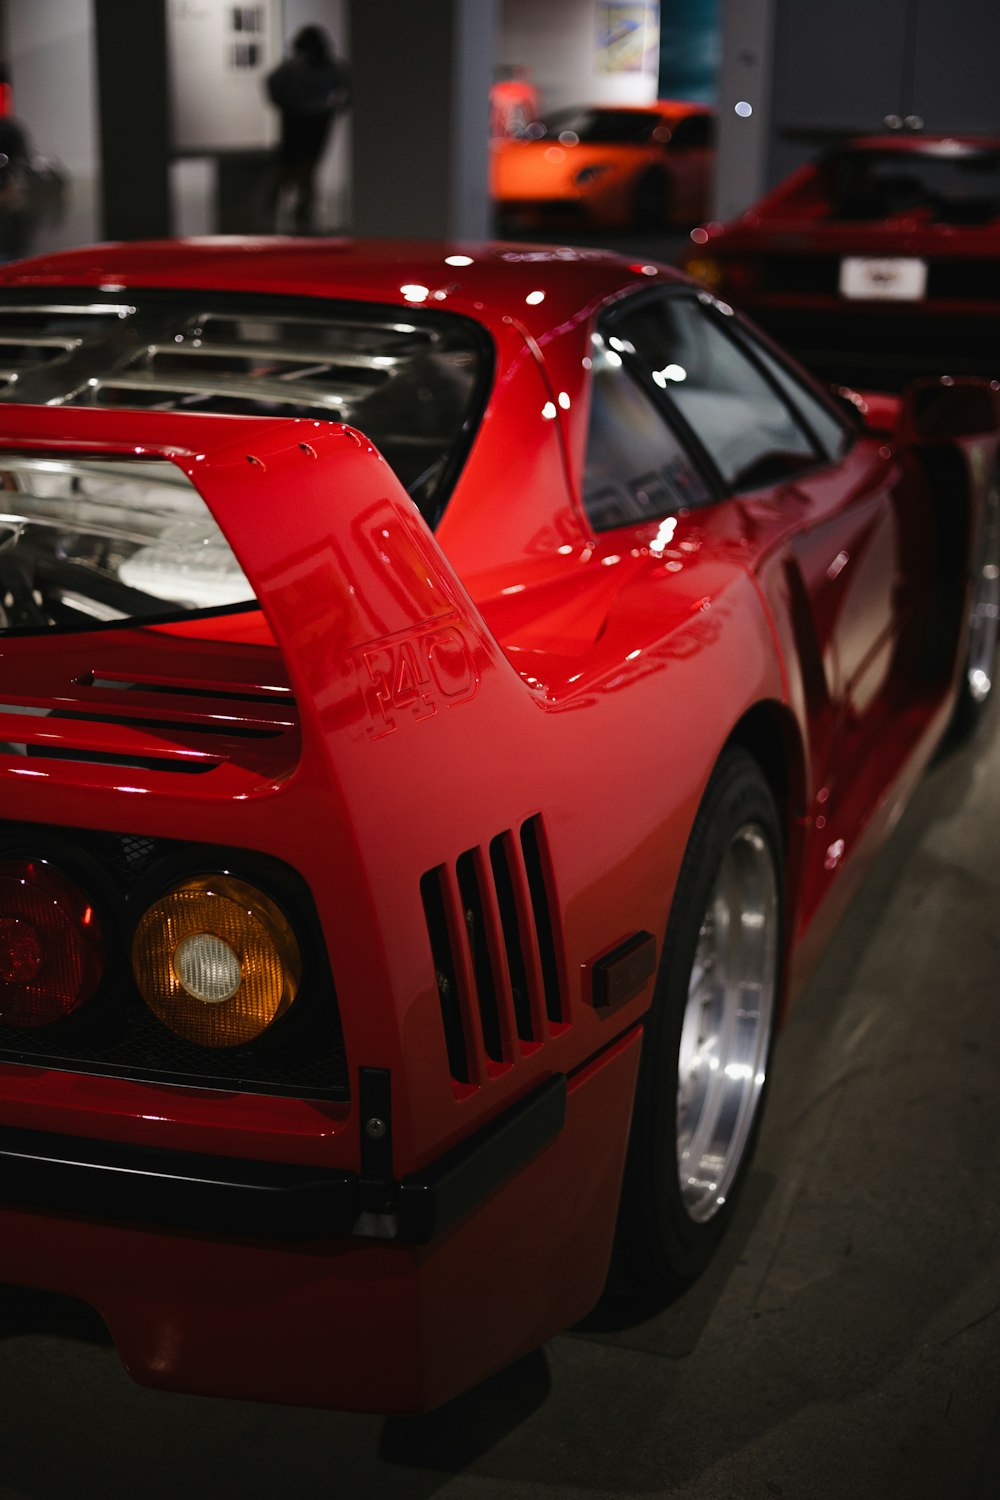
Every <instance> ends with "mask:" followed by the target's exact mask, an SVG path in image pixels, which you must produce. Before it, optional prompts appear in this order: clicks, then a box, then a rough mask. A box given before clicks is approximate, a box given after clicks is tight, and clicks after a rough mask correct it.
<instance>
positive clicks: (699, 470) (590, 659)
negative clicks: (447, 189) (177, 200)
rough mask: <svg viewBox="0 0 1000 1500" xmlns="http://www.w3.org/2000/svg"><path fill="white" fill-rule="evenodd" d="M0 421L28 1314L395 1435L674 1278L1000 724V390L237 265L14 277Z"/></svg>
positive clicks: (725, 322)
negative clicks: (903, 379)
mask: <svg viewBox="0 0 1000 1500" xmlns="http://www.w3.org/2000/svg"><path fill="white" fill-rule="evenodd" d="M0 395H2V398H3V401H2V404H0V484H2V490H3V495H2V505H0V629H2V634H0V684H2V686H0V1205H2V1206H0V1280H2V1281H3V1282H5V1283H8V1284H13V1285H19V1286H25V1287H32V1288H42V1289H48V1290H51V1291H54V1292H58V1293H62V1294H67V1295H71V1296H74V1297H77V1298H82V1299H84V1300H85V1301H86V1302H87V1303H88V1304H90V1305H91V1306H92V1307H94V1308H96V1309H97V1310H98V1311H99V1313H100V1314H101V1316H102V1317H103V1318H104V1319H105V1321H106V1323H107V1325H108V1327H109V1329H110V1331H111V1333H112V1335H113V1337H114V1341H115V1343H116V1345H117V1347H118V1349H119V1351H120V1354H121V1357H122V1359H123V1361H124V1363H125V1365H126V1367H127V1368H128V1370H129V1371H130V1373H131V1374H132V1375H133V1376H134V1377H135V1378H136V1379H137V1380H140V1381H142V1382H143V1383H145V1384H148V1385H154V1386H160V1387H164V1388H169V1389H174V1390H184V1391H195V1392H204V1393H216V1394H222V1395H228V1396H239V1397H254V1398H258V1399H263V1400H274V1401H283V1402H300V1403H307V1404H316V1405H327V1406H334V1407H342V1408H347V1409H360V1410H375V1411H383V1412H393V1411H397V1412H399V1411H416V1410H421V1409H426V1408H428V1407H431V1406H433V1405H435V1404H436V1403H440V1402H442V1401H445V1400H446V1399H448V1398H449V1397H451V1396H452V1395H454V1394H455V1393H457V1392H458V1391H460V1390H462V1389H463V1388H465V1387H467V1386H469V1385H470V1384H472V1383H474V1382H475V1381H477V1380H479V1379H480V1378H481V1377H483V1376H485V1375H486V1374H488V1373H489V1372H491V1371H493V1370H495V1369H497V1368H498V1367H500V1366H502V1365H503V1364H504V1363H506V1362H507V1361H510V1360H512V1359H513V1358H515V1357H516V1356H518V1355H519V1354H521V1353H523V1352H525V1351H528V1350H530V1349H532V1348H534V1347H536V1346H537V1345H539V1344H540V1343H541V1342H543V1341H544V1340H546V1339H547V1338H549V1337H550V1336H551V1335H553V1334H554V1333H556V1332H557V1331H559V1330H560V1329H563V1328H565V1327H567V1326H568V1325H569V1324H571V1323H573V1322H574V1321H575V1320H577V1319H579V1318H580V1317H581V1316H582V1315H583V1314H585V1313H586V1312H587V1311H588V1309H589V1308H590V1307H591V1306H592V1305H593V1304H594V1302H595V1300H596V1299H597V1298H598V1297H599V1295H600V1294H601V1291H602V1288H603V1287H604V1286H605V1284H606V1282H607V1280H608V1277H609V1270H610V1271H611V1272H612V1273H613V1277H614V1283H615V1285H616V1286H617V1287H619V1288H624V1289H626V1290H628V1291H631V1292H632V1293H635V1294H640V1295H642V1296H644V1297H661V1298H662V1297H664V1296H665V1295H667V1294H669V1293H671V1292H673V1291H674V1290H676V1289H677V1288H678V1287H682V1286H683V1285H684V1284H686V1283H687V1282H689V1281H691V1280H692V1279H693V1278H694V1277H696V1276H697V1274H698V1273H699V1271H700V1270H701V1269H702V1268H703V1267H704V1266H705V1265H706V1263H707V1262H708V1260H709V1258H710V1257H711V1255H712V1253H713V1251H714V1249H715V1247H716V1245H717V1244H718V1242H719V1239H720V1236H721V1235H722V1234H723V1233H724V1231H725V1229H726V1226H727V1225H728V1223H729V1222H730V1220H731V1218H732V1216H733V1213H734V1211H735V1210H736V1206H737V1203H738V1199H739V1192H740V1187H741V1184H742V1182H743V1181H744V1179H745V1178H746V1175H747V1169H748V1163H749V1161H750V1158H751V1152H752V1149H753V1144H754V1138H755V1134H756V1132H757V1128H758V1126H759V1123H760V1119H761V1113H762V1109H763V1105H764V1100H765V1096H766V1092H767V1080H768V1073H769V1069H770V1059H771V1053H772V1045H773V1042H774V1037H775V1032H776V1029H777V1027H778V1024H779V1022H780V1021H781V1019H782V1017H783V1015H784V1014H785V1013H786V1010H787V1007H788V1005H789V1004H790V1003H791V1000H792V997H793V996H794V995H795V993H796V992H797V989H798V987H799V986H800V984H801V981H802V978H803V976H804V974H805V973H806V972H807V970H808V966H809V963H810V962H811V960H812V957H813V956H814V955H815V953H816V952H817V950H818V948H819V946H820V945H821V944H822V942H823V939H824V936H825V934H826V933H828V931H829V930H830V927H831V925H832V923H833V922H834V920H835V919H836V917H837V915H838V913H839V912H840V911H841V910H842V909H843V907H844V904H845V902H846V901H847V899H848V897H849V896H850V894H851V892H852V891H853V890H854V889H855V888H856V886H857V884H858V881H859V879H860V877H861V875H862V873H863V872H864V870H865V868H866V865H867V863H868V862H869V860H870V859H871V856H872V854H873V852H874V851H875V849H876V848H877V847H878V845H879V843H880V841H881V840H882V839H884V837H885V836H886V834H887V832H888V830H889V829H890V828H891V826H892V824H893V822H894V820H895V819H896V817H897V815H898V813H899V811H900V809H901V808H902V805H903V803H904V801H905V799H906V797H907V794H908V793H909V791H910V790H911V788H912V787H913V785H914V783H915V781H916V780H917V778H918V777H919V775H920V773H921V770H922V768H923V767H924V766H925V765H926V763H927V761H928V759H929V757H930V756H931V755H932V754H933V752H934V749H935V747H936V746H937V745H938V743H939V742H940V740H941V739H942V736H943V735H944V734H945V733H946V731H948V730H949V727H951V726H954V725H956V724H957V725H959V726H964V727H968V726H969V725H970V724H971V723H972V722H973V721H974V720H975V719H976V717H977V716H978V714H979V712H980V710H981V708H982V705H983V703H984V702H985V701H986V699H987V697H988V695H989V692H990V689H991V685H992V671H993V656H994V648H995V645H996V637H997V619H998V591H1000V525H998V509H1000V498H998V490H997V460H998V437H1000V409H998V398H997V393H996V391H995V390H994V389H993V388H992V387H991V386H989V385H988V384H981V383H977V382H975V381H967V382H951V383H947V382H941V381H936V380H926V381H923V382H920V383H917V384H915V385H914V386H912V387H911V388H910V389H909V390H908V391H907V392H906V394H905V395H904V396H903V397H902V398H895V397H885V396H884V397H878V398H870V399H866V398H865V397H864V396H863V395H859V394H857V393H853V392H851V393H844V392H841V393H839V394H837V395H831V394H830V392H829V391H827V390H825V389H823V388H821V387H820V386H818V385H817V384H815V383H814V382H813V381H812V380H811V379H810V378H809V377H808V376H806V375H805V374H804V373H803V372H802V371H801V370H800V369H799V368H798V367H797V366H796V365H794V364H793V363H790V362H789V361H788V360H787V359H786V358H785V357H784V356H783V355H782V354H781V352H780V351H779V350H778V349H777V348H776V347H775V346H774V345H772V344H771V343H770V342H769V341H768V340H767V339H766V338H764V337H763V336H761V335H760V334H759V333H757V332H756V331H755V330H754V329H753V328H752V327H751V326H750V325H749V324H748V323H746V322H745V321H743V319H742V318H741V317H739V316H737V315H736V314H734V312H733V311H732V309H731V308H730V307H729V305H728V304H727V303H725V302H723V301H721V300H719V299H718V298H717V297H716V296H714V295H712V294H710V293H709V292H708V291H706V290H704V289H702V288H699V287H698V286H697V285H695V284H694V283H692V282H691V281H689V280H687V279H685V278H683V277H682V276H680V275H679V274H678V273H676V272H672V271H669V270H666V269H663V268H661V267H658V266H654V265H649V264H641V263H629V262H628V261H627V260H625V259H621V258H618V257H616V256H613V255H609V254H605V253H603V252H593V251H582V250H581V251H573V250H566V249H539V248H538V247H531V246H517V245H478V244H476V245H471V244H470V245H449V244H442V245H428V244H406V243H402V242H400V243H384V244H376V243H354V244H351V243H347V242H342V241H328V242H324V241H322V240H273V241H266V240H261V241H257V240H246V241H240V240H236V241H229V242H227V241H224V240H219V241H206V242H190V243H187V244H185V243H180V244H166V243H163V244H137V245H128V246H105V247H98V248H96V249H90V250H80V251H73V252H67V253H64V254H61V255H55V256H53V257H51V258H48V259H40V260H36V261H33V262H23V263H21V264H20V265H12V266H10V267H8V268H6V269H5V270H4V272H3V274H2V276H0Z"/></svg>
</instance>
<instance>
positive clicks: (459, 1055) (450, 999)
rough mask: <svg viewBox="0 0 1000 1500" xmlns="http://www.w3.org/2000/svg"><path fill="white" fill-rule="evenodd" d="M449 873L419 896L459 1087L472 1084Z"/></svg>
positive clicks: (439, 871)
mask: <svg viewBox="0 0 1000 1500" xmlns="http://www.w3.org/2000/svg"><path fill="white" fill-rule="evenodd" d="M445 878H446V871H445V868H444V866H443V865H438V866H437V867H436V868H435V869H433V870H428V871H427V874H426V875H424V876H423V877H422V878H421V881H420V894H421V897H422V899H423V903H424V918H425V920H426V922H427V935H428V937H429V938H430V943H431V954H432V956H433V959H434V973H435V976H436V979H437V990H438V999H439V1000H440V1002H441V1022H442V1025H443V1027H444V1040H445V1046H446V1047H447V1049H448V1069H449V1072H450V1073H451V1076H452V1078H454V1079H456V1081H457V1082H459V1083H468V1081H469V1057H468V1052H467V1049H466V1045H465V1029H464V1027H463V1026H462V1012H461V1007H460V1005H459V998H458V976H457V974H456V972H455V955H454V953H453V951H452V946H451V937H450V934H449V932H448V916H447V911H446V908H445V897H444V880H445Z"/></svg>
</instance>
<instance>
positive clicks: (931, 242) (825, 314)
mask: <svg viewBox="0 0 1000 1500" xmlns="http://www.w3.org/2000/svg"><path fill="white" fill-rule="evenodd" d="M997 152H1000V137H993V136H982V137H979V136H977V137H972V136H959V137H951V136H924V135H913V136H899V135H890V136H865V137H860V138H858V139H857V140H853V141H849V142H846V143H845V145H844V147H843V148H841V149H840V151H839V152H835V153H832V154H831V157H830V161H833V160H835V159H837V158H838V156H839V158H840V159H842V160H844V161H847V160H856V161H858V162H859V163H861V162H865V161H868V160H871V161H874V160H876V159H881V160H882V161H885V162H888V163H898V181H899V182H900V183H901V184H902V183H905V182H906V180H907V178H908V176H910V175H912V173H913V171H914V168H915V167H917V169H918V170H919V163H920V162H921V161H929V162H931V163H932V164H933V163H943V164H947V163H949V162H958V163H961V161H962V160H963V159H967V158H972V157H974V156H975V155H976V154H977V153H978V154H982V155H984V156H995V154H996V153H997ZM828 170H829V166H828V161H827V159H826V158H822V159H820V160H819V161H816V162H810V163H808V164H807V165H805V166H803V167H800V168H799V169H798V170H797V171H796V172H794V173H792V174H791V175H790V176H789V177H787V178H786V179H785V180H784V181H783V182H781V183H779V184H778V186H777V187H776V188H774V189H773V190H772V191H771V192H770V193H768V194H767V195H766V196H765V197H764V198H762V199H761V200H760V201H759V202H757V203H755V204H753V205H752V206H751V207H750V208H749V209H747V210H746V212H745V213H743V214H742V215H740V217H739V218H737V219H734V220H732V221H731V222H730V223H728V224H708V225H706V226H704V228H702V229H699V230H696V231H695V232H694V234H693V236H692V238H694V239H695V241H696V248H691V249H689V250H688V251H687V253H686V255H685V256H684V257H683V258H682V263H683V264H684V266H685V268H686V269H688V270H689V271H690V272H691V274H692V275H694V276H696V277H698V278H699V279H701V278H703V277H704V276H706V274H707V277H708V282H710V284H711V286H712V289H713V290H715V291H717V292H718V294H719V295H720V296H723V297H726V298H728V299H730V300H731V301H732V302H733V303H734V304H735V305H736V306H738V307H739V308H740V309H741V310H742V311H744V312H746V313H748V314H749V315H750V316H751V317H753V318H754V319H755V320H756V321H758V322H759V323H760V324H761V325H762V326H763V327H764V328H766V329H767V330H768V331H769V332H770V333H772V334H773V335H774V337H775V338H777V339H778V340H779V342H781V343H782V344H784V345H785V346H786V347H787V348H790V349H792V350H793V351H794V352H795V353H796V354H797V355H798V357H799V358H800V359H802V361H803V363H805V364H806V365H807V366H808V367H809V368H810V369H814V370H816V371H817V372H819V373H822V374H823V375H825V376H826V377H827V378H839V379H847V380H849V381H853V382H855V383H859V382H862V381H869V380H870V381H871V383H873V384H877V383H879V382H883V383H890V382H891V387H892V388H893V389H898V388H899V385H900V384H901V383H902V382H903V381H905V380H906V379H912V378H914V377H915V376H918V375H931V374H945V373H952V374H959V373H968V374H976V375H982V376H988V377H992V376H994V375H996V374H997V373H998V372H1000V365H998V363H997V359H996V355H995V349H996V342H997V330H998V326H1000V325H998V321H997V320H998V319H1000V201H994V203H993V206H992V208H990V206H989V205H988V204H986V203H985V202H984V203H982V204H976V203H971V202H970V204H969V206H968V207H967V208H966V209H964V210H963V209H962V208H961V205H959V206H957V207H956V206H952V208H951V209H949V207H948V205H947V204H943V205H942V206H941V207H940V208H939V209H937V210H935V208H934V207H933V206H932V205H930V204H929V203H927V202H926V201H919V202H918V201H915V202H914V203H913V205H911V206H907V205H906V203H905V200H904V199H902V198H901V199H900V200H899V206H898V207H897V208H896V210H895V211H893V212H888V211H887V212H885V213H883V214H881V215H878V216H866V217H864V218H861V217H857V216H852V215H851V214H850V213H849V212H846V213H844V212H842V213H838V212H837V210H836V209H835V206H834V203H833V201H832V196H831V194H832V189H831V186H830V180H829V178H828V177H827V175H825V174H826V173H827V172H828ZM973 186H974V184H973ZM970 190H971V189H970ZM850 258H855V259H857V258H872V259H875V260H881V261H887V262H889V263H890V264H898V263H901V262H921V263H923V264H924V265H925V266H926V285H925V287H924V288H923V290H917V291H916V292H915V294H912V295H907V296H906V297H899V298H893V297H889V296H878V295H874V294H873V295H871V296H857V295H851V296H846V295H845V294H844V292H843V290H842V289H841V286H840V277H841V274H842V267H843V266H844V263H845V261H847V260H849V259H850ZM707 284H708V283H707Z"/></svg>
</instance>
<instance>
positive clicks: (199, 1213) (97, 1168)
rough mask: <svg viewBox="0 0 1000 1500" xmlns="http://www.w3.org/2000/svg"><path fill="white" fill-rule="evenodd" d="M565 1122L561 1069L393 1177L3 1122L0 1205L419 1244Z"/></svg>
mask: <svg viewBox="0 0 1000 1500" xmlns="http://www.w3.org/2000/svg"><path fill="white" fill-rule="evenodd" d="M565 1118H566V1080H565V1078H563V1077H561V1076H560V1077H557V1078H552V1079H549V1080H548V1082H547V1083H544V1084H543V1085H542V1086H541V1088H539V1089H536V1090H535V1091H534V1092H533V1093H532V1094H530V1095H529V1096H528V1098H526V1099H524V1100H521V1101H520V1102H519V1103H518V1104H516V1105H515V1106H514V1107H513V1108H512V1109H509V1110H507V1111H506V1112H505V1113H504V1114H503V1115H501V1116H500V1118H499V1119H498V1120H495V1121H493V1122H492V1123H491V1124H490V1125H488V1126H487V1127H486V1128H485V1129H484V1130H482V1131H480V1132H478V1134H476V1135H474V1136H473V1137H471V1138H470V1139H469V1140H467V1141H463V1142H462V1144H461V1145H460V1146H459V1147H457V1148H456V1149H455V1150H454V1151H451V1152H449V1153H448V1155H447V1156H445V1157H442V1158H441V1159H440V1160H439V1161H437V1162H435V1163H433V1165H432V1166H430V1167H428V1168H426V1169H425V1170H424V1171H422V1172H415V1173H411V1174H410V1175H409V1176H407V1177H404V1178H402V1180H401V1181H399V1182H396V1181H393V1180H391V1179H387V1180H378V1181H365V1180H363V1179H359V1177H358V1176H357V1175H356V1174H355V1173H353V1172H332V1171H322V1170H319V1169H317V1168H315V1167H304V1166H289V1165H286V1164H283V1163H278V1162H261V1161H244V1160H237V1159H234V1158H226V1157H212V1156H201V1155H195V1154H193V1153H189V1152H171V1151H162V1150H155V1149H150V1148H148V1147H143V1146H130V1145H122V1144H121V1143H119V1142H113V1141H93V1140H81V1139H79V1138H78V1137H66V1136H60V1135H50V1134H48V1133H45V1132H42V1131H35V1130H16V1129H7V1128H0V1201H3V1202H7V1203H11V1204H17V1205H20V1206H22V1207H27V1208H40V1209H42V1210H49V1211H52V1210H55V1211H57V1212H60V1213H73V1214H77V1213H84V1214H86V1215H87V1216H88V1217H89V1218H94V1217H100V1218H106V1219H119V1220H125V1221H127V1222H129V1223H133V1224H151V1225H159V1226H161V1227H164V1228H167V1229H174V1230H176V1229H187V1230H193V1231H195V1232H196V1233H202V1234H215V1235H219V1234H221V1235H227V1236H229V1235H240V1236H244V1237H249V1238H253V1239H278V1240H317V1239H329V1238H331V1237H334V1238H338V1239H352V1238H358V1239H365V1238H376V1239H394V1240H400V1241H402V1242H403V1243H404V1244H427V1243H428V1242H429V1241H431V1240H432V1239H435V1238H437V1236H438V1235H440V1234H443V1233H444V1232H445V1230H447V1229H449V1228H450V1227H451V1226H452V1225H453V1224H455V1223H457V1222H458V1221H459V1220H461V1219H463V1218H465V1217H467V1216H468V1214H470V1213H472V1212H474V1211H475V1209H476V1208H477V1207H478V1206H479V1204H480V1203H481V1202H482V1201H483V1199H484V1198H486V1197H488V1196H489V1194H490V1193H491V1192H492V1191H493V1190H494V1189H495V1188H496V1187H497V1186H498V1185H499V1184H500V1183H502V1182H504V1181H505V1180H506V1179H507V1178H508V1177H512V1176H513V1175H514V1174H515V1173H516V1172H518V1171H520V1170H521V1169H522V1168H523V1167H524V1165H525V1164H526V1163H527V1162H528V1161H530V1160H531V1158H532V1157H534V1156H537V1155H538V1153H539V1152H540V1151H542V1150H544V1148H545V1147H546V1146H548V1145H550V1144H551V1142H552V1141H554V1140H555V1138H556V1136H557V1135H558V1134H559V1132H560V1131H561V1129H562V1127H563V1124H564V1123H565Z"/></svg>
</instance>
